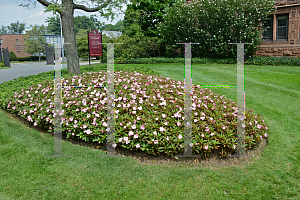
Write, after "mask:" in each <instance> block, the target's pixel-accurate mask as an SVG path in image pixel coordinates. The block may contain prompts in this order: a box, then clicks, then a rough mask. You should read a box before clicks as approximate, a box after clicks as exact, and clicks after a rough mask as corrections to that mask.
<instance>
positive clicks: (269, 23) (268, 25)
mask: <svg viewBox="0 0 300 200" xmlns="http://www.w3.org/2000/svg"><path fill="white" fill-rule="evenodd" d="M263 28H264V30H265V31H264V32H263V38H264V39H272V37H273V18H272V17H268V18H267V19H266V20H265V21H264V22H263Z"/></svg>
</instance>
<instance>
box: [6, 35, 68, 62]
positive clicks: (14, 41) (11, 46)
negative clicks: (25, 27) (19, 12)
mask: <svg viewBox="0 0 300 200" xmlns="http://www.w3.org/2000/svg"><path fill="white" fill-rule="evenodd" d="M43 36H44V37H45V38H46V43H60V42H61V36H60V35H51V34H46V35H43ZM62 42H64V37H62ZM0 43H1V48H6V47H8V50H9V52H11V51H12V52H14V53H15V54H16V56H17V58H20V57H29V56H38V54H32V55H31V54H28V53H25V50H24V49H25V46H24V45H23V44H24V34H6V35H0Z"/></svg>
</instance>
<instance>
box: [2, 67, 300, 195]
mask: <svg viewBox="0 0 300 200" xmlns="http://www.w3.org/2000/svg"><path fill="white" fill-rule="evenodd" d="M116 65H117V64H116ZM93 66H94V65H93ZM125 66H126V65H122V67H123V68H125ZM139 66H148V67H149V68H151V70H153V71H154V72H158V73H159V75H160V76H164V77H168V78H171V79H174V80H177V81H183V79H184V64H151V65H149V64H147V65H139ZM87 67H88V66H82V67H81V68H82V69H84V68H87ZM48 74H51V73H48ZM52 76H53V73H52ZM45 77H48V76H46V75H45ZM48 78H49V77H48ZM192 78H193V84H200V85H235V84H236V65H217V64H210V65H196V64H195V65H193V71H192ZM32 80H33V81H32V82H31V83H33V82H34V79H32ZM10 85H11V86H15V85H13V83H10ZM299 85H300V68H299V67H294V66H252V65H246V66H245V90H246V107H247V108H250V109H254V110H255V112H257V114H259V115H261V116H263V118H264V120H265V122H266V124H267V125H268V128H269V129H268V145H267V146H266V147H265V149H264V151H263V152H262V153H260V154H259V155H258V156H255V157H254V158H253V159H250V161H249V162H248V163H246V164H245V163H244V164H237V165H234V166H227V167H226V166H219V167H205V166H201V165H199V164H194V165H187V164H171V163H170V164H164V165H160V164H153V165H142V164H140V163H139V162H138V161H137V160H134V159H132V158H130V157H121V158H111V157H98V156H99V155H104V154H105V153H104V152H103V151H99V150H96V149H92V148H88V147H83V146H78V145H73V144H71V143H69V142H66V141H63V142H62V146H63V154H64V155H71V157H58V158H53V157H45V156H46V155H52V154H53V137H52V136H51V135H49V134H47V133H44V132H41V131H37V130H36V129H33V128H30V127H28V126H27V125H25V124H23V123H20V121H18V120H16V119H14V118H13V117H11V115H10V114H8V113H6V112H4V111H3V110H0V133H1V134H0V142H1V150H0V156H1V159H0V162H1V164H0V176H1V182H0V188H1V189H0V196H1V198H2V199H17V198H20V199H100V198H101V199H183V198H185V199H299V198H300V195H299V194H300V175H299V174H300V139H299V138H300V137H299V135H300V131H299V130H300V125H299V121H300V119H299V111H298V110H299V109H298V108H299V107H300V102H299V99H300V92H299V90H298V87H299ZM24 86H25V85H24ZM211 90H212V91H214V92H217V93H219V94H222V95H225V96H226V97H227V98H229V99H232V100H233V101H235V100H236V89H232V88H212V89H211Z"/></svg>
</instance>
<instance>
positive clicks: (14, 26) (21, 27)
mask: <svg viewBox="0 0 300 200" xmlns="http://www.w3.org/2000/svg"><path fill="white" fill-rule="evenodd" d="M25 26H26V23H24V22H23V23H20V22H19V21H17V22H16V23H11V24H10V25H8V26H4V25H2V26H1V29H0V35H5V34H22V33H23V32H24V31H25V28H26V27H25Z"/></svg>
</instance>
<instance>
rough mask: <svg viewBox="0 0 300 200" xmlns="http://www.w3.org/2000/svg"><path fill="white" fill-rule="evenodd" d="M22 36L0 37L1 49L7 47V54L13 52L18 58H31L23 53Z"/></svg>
mask: <svg viewBox="0 0 300 200" xmlns="http://www.w3.org/2000/svg"><path fill="white" fill-rule="evenodd" d="M23 36H24V35H20V34H7V35H0V43H1V48H6V47H8V50H9V52H11V51H12V52H14V53H15V54H16V56H17V57H18V58H19V57H28V56H31V55H30V54H28V53H25V50H24V49H25V46H24V45H23V43H24V38H23Z"/></svg>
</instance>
